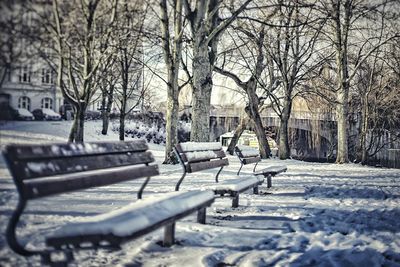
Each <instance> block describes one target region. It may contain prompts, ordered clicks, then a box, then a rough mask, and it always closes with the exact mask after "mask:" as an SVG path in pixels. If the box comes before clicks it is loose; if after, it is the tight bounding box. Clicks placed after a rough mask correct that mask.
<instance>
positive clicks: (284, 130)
mask: <svg viewBox="0 0 400 267" xmlns="http://www.w3.org/2000/svg"><path fill="white" fill-rule="evenodd" d="M291 109H292V100H291V99H290V98H289V99H286V100H285V103H284V105H283V110H282V114H281V116H280V127H279V158H280V159H288V158H289V157H290V146H289V118H290V111H291Z"/></svg>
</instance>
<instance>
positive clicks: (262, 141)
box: [253, 114, 271, 159]
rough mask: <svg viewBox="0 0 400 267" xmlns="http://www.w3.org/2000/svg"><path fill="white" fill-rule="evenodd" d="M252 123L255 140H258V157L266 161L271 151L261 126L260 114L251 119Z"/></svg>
mask: <svg viewBox="0 0 400 267" xmlns="http://www.w3.org/2000/svg"><path fill="white" fill-rule="evenodd" d="M253 121H254V124H255V125H254V127H255V132H256V135H257V140H258V147H259V149H260V156H261V158H263V159H267V158H269V157H270V155H271V150H270V148H269V144H268V140H267V135H266V134H265V129H264V126H263V124H262V120H261V116H260V114H257V115H255V116H254V118H253Z"/></svg>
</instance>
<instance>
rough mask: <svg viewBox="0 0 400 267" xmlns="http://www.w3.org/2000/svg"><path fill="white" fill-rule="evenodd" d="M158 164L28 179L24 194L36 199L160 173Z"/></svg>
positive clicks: (28, 197)
mask: <svg viewBox="0 0 400 267" xmlns="http://www.w3.org/2000/svg"><path fill="white" fill-rule="evenodd" d="M158 174H159V171H158V166H157V165H149V166H145V165H136V166H124V167H117V168H109V169H104V170H97V171H88V172H80V173H72V174H64V175H63V176H52V177H46V178H38V179H33V180H26V182H25V187H24V191H23V194H24V196H25V197H26V198H27V199H34V198H39V197H44V196H49V195H54V194H59V193H64V192H70V191H75V190H80V189H88V188H91V187H96V186H104V185H110V184H114V183H119V182H123V181H129V180H133V179H137V178H141V177H148V176H154V175H158Z"/></svg>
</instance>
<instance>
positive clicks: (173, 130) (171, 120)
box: [159, 0, 183, 164]
mask: <svg viewBox="0 0 400 267" xmlns="http://www.w3.org/2000/svg"><path fill="white" fill-rule="evenodd" d="M174 4H175V6H174V7H173V12H174V35H175V38H174V39H173V42H172V48H171V45H170V42H171V36H170V34H169V28H170V23H169V18H168V9H167V1H166V0H160V2H159V5H160V11H161V16H160V17H161V18H160V24H161V34H162V37H163V38H162V47H163V55H164V61H165V64H166V65H167V72H168V77H167V78H168V81H167V116H166V120H167V123H166V126H165V127H166V129H165V130H166V142H165V156H164V162H163V164H170V163H175V160H174V156H173V154H172V151H173V147H174V146H175V144H176V143H177V142H178V120H179V114H178V111H179V91H180V87H179V84H178V78H179V66H180V62H181V58H182V34H183V32H182V0H177V1H175V2H174Z"/></svg>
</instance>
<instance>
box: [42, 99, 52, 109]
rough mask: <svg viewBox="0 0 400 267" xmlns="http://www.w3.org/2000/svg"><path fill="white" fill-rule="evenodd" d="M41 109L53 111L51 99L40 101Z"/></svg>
mask: <svg viewBox="0 0 400 267" xmlns="http://www.w3.org/2000/svg"><path fill="white" fill-rule="evenodd" d="M42 108H49V109H53V99H51V98H50V97H45V98H43V99H42Z"/></svg>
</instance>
